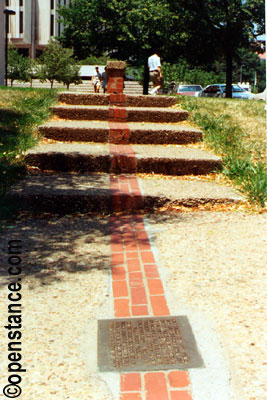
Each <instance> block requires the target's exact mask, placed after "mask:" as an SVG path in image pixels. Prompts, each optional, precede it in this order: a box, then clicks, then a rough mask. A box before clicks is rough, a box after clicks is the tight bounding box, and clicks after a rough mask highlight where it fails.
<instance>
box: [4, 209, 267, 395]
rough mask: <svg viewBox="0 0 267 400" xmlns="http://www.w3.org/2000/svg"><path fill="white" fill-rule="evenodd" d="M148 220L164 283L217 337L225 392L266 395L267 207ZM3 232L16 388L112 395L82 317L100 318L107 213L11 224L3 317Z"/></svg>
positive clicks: (105, 299) (106, 299)
mask: <svg viewBox="0 0 267 400" xmlns="http://www.w3.org/2000/svg"><path fill="white" fill-rule="evenodd" d="M146 220H147V221H148V224H149V226H150V231H151V232H150V233H152V238H153V244H154V245H155V246H156V248H157V259H158V265H159V267H160V268H161V269H162V270H166V271H167V272H168V274H166V276H167V278H166V282H167V287H166V288H167V291H168V290H169V291H170V292H171V294H172V296H173V297H174V299H175V300H176V302H177V303H180V304H181V303H183V304H185V305H186V306H187V307H190V308H192V309H194V310H196V311H198V312H199V313H203V315H205V316H207V318H208V319H209V320H210V321H212V324H213V326H214V329H215V331H216V334H217V335H218V337H219V338H220V342H221V344H222V347H223V350H224V352H225V357H227V359H228V360H229V365H230V373H231V383H230V384H231V385H232V386H233V387H234V388H235V389H236V391H235V392H236V393H238V395H233V396H232V397H231V398H230V397H229V400H264V399H266V389H267V388H266V386H265V384H266V381H267V379H266V378H264V373H265V371H266V356H264V345H265V340H264V326H266V323H265V321H264V296H263V293H264V284H265V282H266V281H264V269H265V265H266V259H267V252H266V238H267V224H266V222H267V221H266V220H267V214H262V215H255V214H245V213H241V212H232V213H226V212H225V213H223V212H195V213H179V214H173V215H163V214H161V215H150V216H147V217H146ZM10 239H21V240H23V249H22V254H21V258H22V260H23V267H24V268H23V270H24V273H23V281H22V282H23V290H22V295H23V302H22V303H23V309H22V313H23V339H22V343H23V351H22V353H23V362H22V364H23V367H24V368H26V369H27V372H26V373H24V374H23V382H22V388H23V395H22V396H21V397H20V398H21V399H23V400H36V399H37V398H38V399H40V400H46V399H48V400H50V399H51V400H54V399H57V400H61V399H62V400H65V399H71V400H78V399H79V400H81V399H82V400H87V399H96V400H112V399H113V397H112V394H111V392H110V390H109V388H108V387H107V385H106V384H105V382H104V381H103V380H101V378H100V377H99V376H96V375H95V374H94V372H93V371H91V370H90V367H89V364H88V359H90V354H87V353H86V351H85V349H84V343H85V342H86V341H87V340H88V338H87V337H86V334H85V332H86V330H87V327H88V326H89V324H90V320H92V319H95V318H99V315H100V314H99V310H100V308H101V307H102V308H103V304H104V305H105V307H107V308H109V307H111V300H110V287H109V284H110V283H109V271H108V266H109V256H110V253H109V252H110V247H109V240H110V239H109V231H108V219H107V218H100V217H92V218H91V217H90V218H82V217H80V218H79V217H63V218H61V219H59V218H56V217H53V218H50V219H49V218H44V219H28V220H26V221H20V222H17V223H16V224H14V225H10V226H9V228H8V229H7V230H6V231H5V232H4V233H3V239H2V242H1V249H2V250H3V251H2V254H1V260H0V261H1V264H0V265H1V266H2V267H1V269H0V274H1V275H0V279H1V286H0V298H1V301H0V315H1V322H2V320H3V323H2V326H3V325H4V324H5V321H7V295H8V292H7V281H8V277H7V272H6V271H7V265H8V264H7V258H8V256H7V250H6V248H7V241H8V240H10ZM265 288H266V284H265ZM105 307H104V308H105ZM110 312H111V309H110ZM100 318H101V317H100ZM6 333H7V331H5V330H4V329H3V328H2V329H1V334H0V348H1V363H0V376H1V378H0V386H1V388H2V387H3V386H4V385H5V384H6V381H7V362H8V361H7V354H6V353H7V351H6V348H7V335H6ZM203 384H205V383H203ZM239 393H241V394H239ZM114 400H118V399H114ZM206 400H212V399H206ZM227 400H228V399H227Z"/></svg>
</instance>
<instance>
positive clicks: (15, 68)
mask: <svg viewBox="0 0 267 400" xmlns="http://www.w3.org/2000/svg"><path fill="white" fill-rule="evenodd" d="M29 67H30V61H29V59H28V58H26V57H23V56H22V55H21V54H19V52H18V50H17V49H16V47H15V46H9V49H8V66H7V77H8V79H10V81H11V86H13V82H14V80H19V81H23V82H29V81H30V75H29Z"/></svg>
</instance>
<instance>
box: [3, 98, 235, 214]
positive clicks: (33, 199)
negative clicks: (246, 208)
mask: <svg viewBox="0 0 267 400" xmlns="http://www.w3.org/2000/svg"><path fill="white" fill-rule="evenodd" d="M58 100H59V103H58V105H56V106H54V107H52V113H53V116H52V118H51V120H50V121H49V122H48V123H46V124H45V125H42V126H40V132H41V133H42V134H43V136H44V138H45V139H44V140H43V141H42V142H41V143H40V144H39V145H38V146H36V147H34V148H32V149H31V150H29V151H28V152H27V153H26V161H27V164H28V165H29V166H30V171H32V172H31V173H30V174H29V175H28V176H27V177H25V179H24V180H23V181H21V182H19V183H18V184H16V185H15V186H14V187H12V188H11V190H10V191H9V192H8V193H7V196H8V198H9V199H10V200H12V201H16V202H17V203H18V204H19V206H20V208H21V209H23V210H28V211H31V210H35V211H44V212H53V213H59V214H62V213H70V212H75V211H79V212H107V213H111V212H113V211H126V212H138V211H140V210H146V211H149V210H155V209H158V208H161V207H172V206H177V205H183V206H188V207H190V206H197V205H199V204H205V203H212V204H216V203H238V202H240V201H242V200H243V199H242V197H241V196H240V195H239V194H237V193H235V192H234V191H233V190H232V189H230V188H228V187H224V186H221V185H218V184H217V183H215V182H213V181H208V180H203V179H196V177H198V176H200V175H202V176H203V175H206V174H209V173H211V172H213V171H215V170H219V169H220V168H221V166H222V165H221V160H220V158H219V157H217V156H215V155H213V154H210V153H208V152H206V151H203V150H201V149H199V148H197V146H196V145H194V143H196V142H198V141H200V140H201V138H202V133H201V131H200V130H199V129H197V128H193V127H191V126H190V125H189V124H188V122H187V121H186V120H187V118H188V113H187V112H186V111H184V110H180V109H177V108H176V107H174V106H175V105H176V99H175V98H174V97H166V96H142V95H139V96H137V95H125V94H122V93H115V94H112V93H109V94H90V93H89V94H88V93H87V94H85V93H70V92H62V93H60V94H59V99H58ZM155 174H157V175H155ZM188 176H190V179H189V178H188ZM194 177H195V178H194ZM184 178H185V179H184Z"/></svg>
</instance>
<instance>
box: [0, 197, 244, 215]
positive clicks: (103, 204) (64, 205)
mask: <svg viewBox="0 0 267 400" xmlns="http://www.w3.org/2000/svg"><path fill="white" fill-rule="evenodd" d="M118 199H119V202H118V203H117V205H118V204H119V206H120V207H121V209H122V210H123V212H124V213H133V212H140V211H141V210H144V211H146V212H154V211H158V210H160V209H161V208H162V207H165V208H166V207H168V208H169V209H170V210H171V209H172V208H173V207H177V206H184V207H188V208H190V207H197V206H199V205H203V204H214V205H215V204H238V203H239V201H233V200H232V199H230V198H229V199H228V198H225V199H209V198H205V199H204V198H193V197H192V198H186V199H182V198H181V199H177V200H174V201H171V200H170V199H168V198H165V197H157V196H154V197H152V196H143V197H142V198H141V197H140V196H133V195H130V194H123V195H120V196H119V198H118ZM6 200H7V201H8V202H9V204H14V206H16V209H17V210H23V211H27V212H29V213H31V214H38V213H42V212H47V213H54V214H59V215H66V214H73V213H76V212H82V213H101V214H112V213H113V212H114V197H112V195H111V194H107V195H94V194H91V195H72V194H68V195H41V194H38V195H25V196H23V195H22V196H21V195H16V194H15V195H10V196H8V198H7V199H6Z"/></svg>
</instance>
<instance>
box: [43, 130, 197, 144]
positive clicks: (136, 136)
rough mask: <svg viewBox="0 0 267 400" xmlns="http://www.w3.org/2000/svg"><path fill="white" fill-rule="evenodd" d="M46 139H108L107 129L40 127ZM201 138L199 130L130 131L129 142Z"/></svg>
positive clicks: (158, 141)
mask: <svg viewBox="0 0 267 400" xmlns="http://www.w3.org/2000/svg"><path fill="white" fill-rule="evenodd" d="M39 130H40V132H41V133H42V134H43V135H44V136H45V137H46V138H48V139H54V140H59V141H78V142H96V143H104V142H108V141H109V129H99V128H98V129H97V128H96V129H93V128H92V129H78V128H73V129H72V128H50V127H41V128H40V129H39ZM201 139H202V134H201V132H194V131H192V132H186V133H181V134H180V133H177V132H173V131H162V132H161V131H156V132H155V131H151V132H149V131H142V130H135V131H130V137H129V143H133V144H188V143H196V142H198V141H200V140H201Z"/></svg>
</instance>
